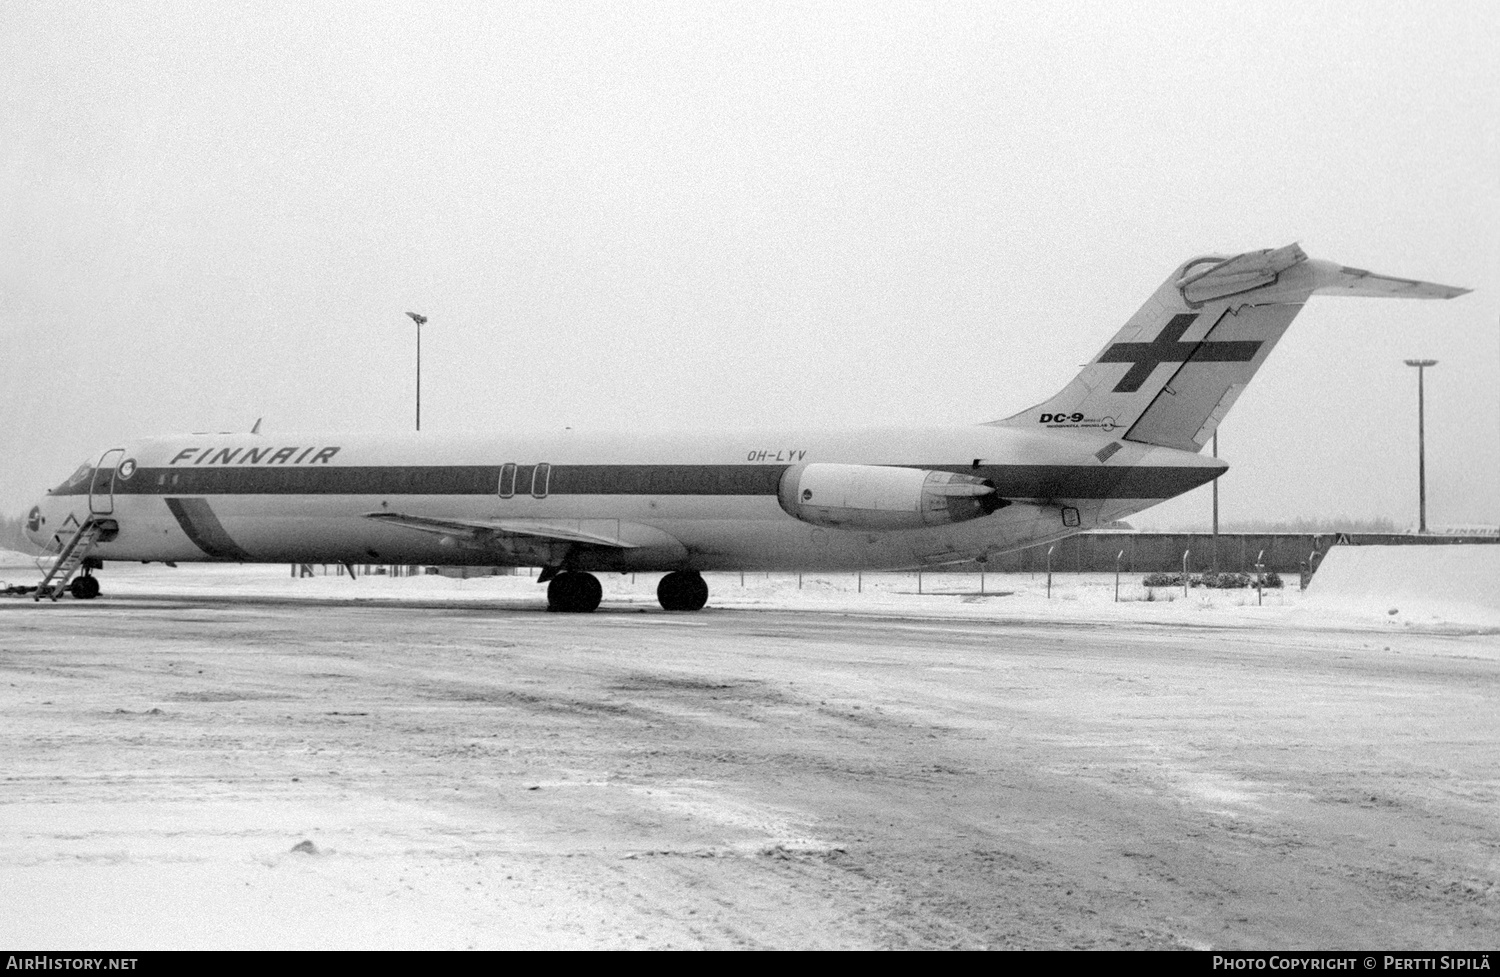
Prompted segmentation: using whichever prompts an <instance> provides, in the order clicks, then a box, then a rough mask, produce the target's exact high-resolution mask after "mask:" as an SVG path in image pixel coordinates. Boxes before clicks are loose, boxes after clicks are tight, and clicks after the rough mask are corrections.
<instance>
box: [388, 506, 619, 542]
mask: <svg viewBox="0 0 1500 977" xmlns="http://www.w3.org/2000/svg"><path fill="white" fill-rule="evenodd" d="M365 518H366V519H378V520H380V521H381V522H388V523H394V524H396V525H398V526H404V527H406V528H407V529H415V530H418V531H419V532H424V533H432V534H434V535H437V536H448V537H451V538H453V539H455V540H461V541H463V542H467V543H481V544H483V543H488V542H498V541H499V540H503V539H505V538H506V537H516V536H520V537H525V538H527V539H535V540H543V541H548V542H555V543H581V544H583V545H586V546H605V547H609V548H611V549H622V550H623V549H635V548H636V544H635V543H627V542H625V541H624V540H623V539H620V538H619V537H618V536H606V535H603V534H601V533H591V532H588V531H586V530H583V529H579V528H577V527H576V526H569V525H567V524H566V523H565V522H548V521H546V520H530V519H451V518H446V517H442V518H440V517H434V516H413V515H408V514H407V513H404V512H367V513H365Z"/></svg>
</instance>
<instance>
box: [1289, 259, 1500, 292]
mask: <svg viewBox="0 0 1500 977" xmlns="http://www.w3.org/2000/svg"><path fill="white" fill-rule="evenodd" d="M1319 264H1322V262H1319ZM1324 275H1325V276H1329V273H1328V272H1324ZM1331 277H1333V278H1334V279H1335V280H1334V281H1331V282H1329V283H1327V284H1323V285H1319V286H1318V288H1317V293H1318V294H1319V295H1368V296H1370V297H1372V298H1384V299H1456V298H1458V297H1459V296H1460V295H1467V294H1469V292H1471V291H1473V289H1469V288H1455V287H1454V286H1452V285H1437V284H1434V283H1432V282H1419V281H1414V280H1412V279H1410V278H1393V277H1391V276H1390V275H1377V274H1375V273H1374V272H1371V271H1365V270H1364V269H1363V268H1345V267H1343V266H1339V267H1338V269H1337V270H1336V271H1335V272H1333V273H1332V275H1331Z"/></svg>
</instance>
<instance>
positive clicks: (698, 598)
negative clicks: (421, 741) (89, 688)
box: [73, 570, 708, 614]
mask: <svg viewBox="0 0 1500 977" xmlns="http://www.w3.org/2000/svg"><path fill="white" fill-rule="evenodd" d="M549 572H550V571H549ZM79 579H81V580H92V579H93V578H92V577H81V578H79ZM94 586H95V593H97V592H98V584H95V585H94ZM73 596H75V597H76V596H78V595H77V594H76V593H75V594H74V595H73ZM603 596H604V588H603V587H601V586H599V578H598V577H595V576H594V575H593V574H592V573H584V572H583V571H582V570H563V571H562V572H560V573H557V574H555V575H553V576H552V577H551V578H550V579H549V580H548V581H547V610H549V611H561V612H563V613H567V614H587V613H589V612H590V611H593V610H595V609H596V608H598V606H599V601H600V599H601V598H602V597H603ZM656 599H657V600H658V601H660V602H661V606H662V608H663V609H664V610H668V611H697V610H702V609H703V605H704V604H707V603H708V584H707V583H705V582H704V581H703V577H702V576H701V575H699V573H698V571H696V570H678V571H676V572H674V573H669V574H667V575H666V576H665V577H662V578H661V583H659V584H657V586H656Z"/></svg>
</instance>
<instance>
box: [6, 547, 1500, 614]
mask: <svg viewBox="0 0 1500 977" xmlns="http://www.w3.org/2000/svg"><path fill="white" fill-rule="evenodd" d="M1497 554H1500V548H1497ZM313 571H314V576H312V577H300V578H299V577H295V576H293V575H292V568H291V567H289V566H287V565H284V564H277V565H254V564H243V565H242V564H182V565H180V566H178V567H166V566H161V565H159V564H153V565H146V566H143V565H137V564H109V565H108V567H107V568H106V569H105V570H104V571H102V572H101V573H100V581H101V583H102V585H103V593H104V595H105V597H106V598H107V597H151V596H184V597H190V596H204V597H209V596H219V597H263V598H270V599H276V600H296V599H310V600H361V601H362V600H369V601H398V602H399V601H409V600H421V601H464V602H467V601H472V602H476V603H486V604H492V605H495V606H497V607H508V606H514V607H517V608H535V607H540V606H544V605H545V603H546V595H545V588H544V587H542V586H540V585H538V584H537V583H536V582H535V580H534V575H535V573H536V571H535V570H532V571H523V575H521V576H498V577H470V578H468V579H458V578H451V577H445V576H439V575H426V574H423V575H418V576H409V577H397V576H389V575H386V574H383V573H382V574H375V573H372V574H369V575H364V576H361V577H359V578H358V579H354V580H351V579H350V578H349V577H348V576H347V575H346V574H343V573H341V572H340V571H339V568H338V567H337V566H333V565H329V566H322V565H318V566H314V567H313ZM705 576H706V579H707V580H708V584H709V593H710V596H709V604H710V606H711V607H719V608H754V607H761V608H768V607H770V608H777V609H787V610H798V609H823V610H827V611H831V612H846V613H866V614H868V613H881V614H892V615H897V616H908V615H910V616H919V617H925V618H931V617H959V618H994V617H1003V618H1008V619H1021V620H1026V619H1040V620H1075V621H1101V622H1107V621H1132V622H1139V623H1160V624H1169V623H1173V622H1184V623H1187V622H1192V623H1197V624H1211V623H1219V624H1224V625H1235V626H1239V625H1264V626H1267V627H1282V628H1287V627H1289V628H1326V627H1338V628H1347V627H1375V628H1392V627H1396V628H1406V627H1424V628H1428V627H1436V628H1446V627H1454V628H1472V627H1476V626H1478V627H1485V626H1495V627H1500V611H1488V610H1486V609H1485V608H1482V607H1464V606H1454V605H1451V604H1442V605H1437V604H1434V605H1432V606H1426V605H1424V602H1422V601H1421V600H1416V599H1412V598H1410V597H1409V596H1408V597H1407V598H1406V599H1404V600H1401V601H1397V602H1395V603H1391V602H1381V601H1375V602H1373V603H1372V602H1371V601H1370V600H1369V599H1368V595H1367V594H1361V595H1359V599H1352V598H1351V599H1343V598H1342V597H1341V596H1340V595H1339V594H1335V593H1319V591H1318V588H1317V582H1316V581H1315V583H1314V587H1313V588H1312V589H1310V590H1309V591H1308V592H1306V593H1304V592H1302V591H1301V590H1300V589H1299V588H1298V586H1297V580H1296V578H1295V577H1286V578H1283V579H1284V581H1285V583H1286V586H1284V587H1283V588H1281V589H1267V590H1265V591H1264V592H1263V594H1261V595H1257V593H1256V591H1255V590H1254V589H1253V588H1251V589H1246V590H1210V589H1207V588H1202V587H1194V588H1190V589H1189V590H1188V591H1187V592H1186V593H1184V591H1183V589H1182V588H1181V587H1155V588H1147V587H1145V586H1143V585H1142V575H1141V574H1124V575H1121V576H1120V578H1119V582H1118V599H1117V590H1116V579H1115V576H1114V574H1077V573H1054V574H1053V575H1052V580H1051V585H1050V593H1049V587H1048V580H1047V575H1046V574H1045V573H1029V574H1028V573H1009V574H1001V573H988V574H984V575H983V577H982V578H981V575H979V574H969V573H941V572H930V571H929V572H924V573H922V574H920V575H919V574H917V573H915V572H910V573H867V574H838V573H831V574H830V573H807V574H800V575H799V574H796V573H770V574H767V573H746V574H738V573H710V574H706V575H705ZM37 578H38V571H37V568H36V562H35V559H34V558H33V557H29V556H25V555H23V554H19V553H7V552H5V551H0V586H3V584H6V583H8V584H18V583H21V584H34V583H36V579H37ZM660 579H661V575H660V574H654V573H642V574H605V575H601V576H600V580H601V582H602V583H603V585H604V604H603V605H602V607H601V611H602V612H608V611H611V610H620V609H622V608H629V609H655V608H657V607H658V605H657V603H656V584H657V581H658V580H660ZM65 599H67V598H65ZM1399 605H1405V606H1399ZM1392 610H1394V611H1395V613H1391V611H1392Z"/></svg>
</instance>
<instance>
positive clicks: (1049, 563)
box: [1047, 546, 1057, 600]
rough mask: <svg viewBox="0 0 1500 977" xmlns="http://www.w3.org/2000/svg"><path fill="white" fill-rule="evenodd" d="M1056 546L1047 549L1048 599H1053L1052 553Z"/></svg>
mask: <svg viewBox="0 0 1500 977" xmlns="http://www.w3.org/2000/svg"><path fill="white" fill-rule="evenodd" d="M1055 549H1057V547H1056V546H1049V547H1047V599H1048V600H1051V599H1052V551H1053V550H1055Z"/></svg>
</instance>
